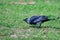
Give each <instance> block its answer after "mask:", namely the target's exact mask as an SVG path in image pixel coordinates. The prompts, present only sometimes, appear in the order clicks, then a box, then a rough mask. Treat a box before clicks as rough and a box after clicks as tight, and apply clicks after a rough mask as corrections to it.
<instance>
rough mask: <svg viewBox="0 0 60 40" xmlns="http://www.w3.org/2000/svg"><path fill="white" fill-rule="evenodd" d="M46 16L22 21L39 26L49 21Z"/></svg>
mask: <svg viewBox="0 0 60 40" xmlns="http://www.w3.org/2000/svg"><path fill="white" fill-rule="evenodd" d="M49 20H50V19H48V17H47V16H32V17H30V18H25V19H24V21H25V22H26V23H28V24H31V25H32V24H33V25H38V26H41V24H42V23H44V22H46V21H49Z"/></svg>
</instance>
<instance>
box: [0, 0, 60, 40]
mask: <svg viewBox="0 0 60 40" xmlns="http://www.w3.org/2000/svg"><path fill="white" fill-rule="evenodd" d="M18 1H19V0H0V40H60V18H59V19H57V18H58V17H60V0H34V1H35V2H36V3H35V4H34V5H29V4H27V5H22V4H10V3H11V2H18ZM23 1H24V0H23ZM25 2H28V0H25ZM33 15H46V16H49V18H51V19H53V18H54V19H55V20H51V21H48V22H45V23H43V24H42V27H41V28H32V27H29V25H28V24H27V23H25V22H24V21H23V19H24V18H27V17H31V16H33ZM12 35H15V36H16V37H11V36H12Z"/></svg>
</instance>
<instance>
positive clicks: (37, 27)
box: [29, 26, 60, 29]
mask: <svg viewBox="0 0 60 40" xmlns="http://www.w3.org/2000/svg"><path fill="white" fill-rule="evenodd" d="M29 27H32V28H53V29H60V28H57V27H51V26H45V27H44V26H40V27H38V26H29Z"/></svg>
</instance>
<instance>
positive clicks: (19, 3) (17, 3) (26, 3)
mask: <svg viewBox="0 0 60 40" xmlns="http://www.w3.org/2000/svg"><path fill="white" fill-rule="evenodd" d="M10 4H24V5H26V4H35V2H34V1H32V2H10Z"/></svg>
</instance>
